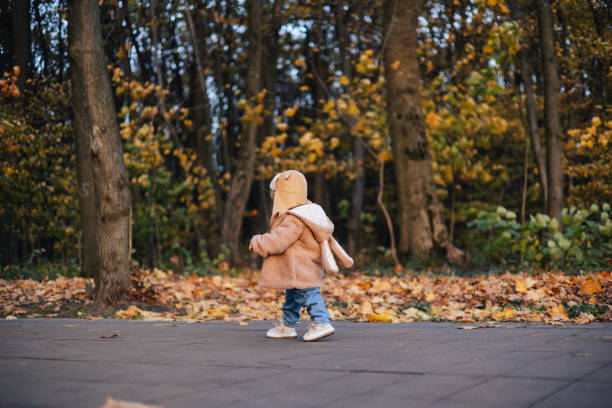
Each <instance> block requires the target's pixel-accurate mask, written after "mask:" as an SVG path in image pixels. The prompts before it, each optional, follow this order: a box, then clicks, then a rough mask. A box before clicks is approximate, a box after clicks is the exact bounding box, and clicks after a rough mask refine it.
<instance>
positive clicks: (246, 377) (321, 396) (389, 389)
mask: <svg viewBox="0 0 612 408" xmlns="http://www.w3.org/2000/svg"><path fill="white" fill-rule="evenodd" d="M271 325H272V323H271V322H269V321H267V322H266V321H256V322H250V324H249V325H248V326H240V325H238V324H237V323H228V322H209V323H201V324H183V323H152V322H142V321H117V320H102V321H85V320H71V319H39V320H17V321H0V407H11V408H25V407H28V408H32V407H79V408H87V407H97V406H99V405H101V404H102V403H103V402H104V401H105V399H106V396H107V395H111V396H113V397H114V398H118V399H124V400H132V401H140V402H145V403H154V404H160V405H163V406H165V407H167V408H173V407H177V408H178V407H227V406H232V407H258V406H262V407H264V406H265V407H286V406H291V407H292V408H300V407H314V406H321V405H324V406H330V407H336V408H338V407H348V406H351V407H360V406H368V407H378V406H381V407H395V406H398V407H400V406H402V407H425V406H432V407H467V406H469V407H478V406H496V407H515V406H519V407H520V406H527V405H529V404H533V403H539V404H542V406H555V404H556V405H557V406H576V405H574V403H577V402H578V401H580V397H581V396H583V394H585V395H586V394H588V396H583V401H586V402H588V403H589V404H591V403H592V405H593V406H597V404H600V403H601V402H602V401H609V400H611V399H612V389H610V387H608V385H609V384H610V377H611V376H612V368H611V367H612V365H611V364H610V363H611V362H612V353H611V352H612V343H611V342H610V341H609V339H610V338H611V337H612V325H610V324H593V325H588V326H567V327H550V326H543V325H538V324H504V326H505V327H503V328H492V329H480V330H458V329H457V328H458V327H459V325H457V324H451V323H426V322H422V323H414V324H397V325H391V324H365V323H353V322H334V325H335V326H336V329H337V333H336V334H334V335H333V336H331V337H329V338H327V339H325V340H324V341H320V342H315V343H304V342H302V341H301V340H300V339H293V340H285V341H274V340H270V339H267V338H266V337H265V332H266V330H267V329H268V328H269V327H270V326H271ZM305 329H306V323H303V324H301V325H299V328H298V330H299V331H301V332H303V331H304V330H305ZM113 331H119V337H118V338H115V339H101V338H100V337H101V336H102V335H107V334H111V333H112V332H113ZM576 381H578V382H576ZM560 401H563V404H565V405H562V404H560ZM545 404H549V405H545ZM578 406H589V405H588V404H587V405H585V404H582V405H578Z"/></svg>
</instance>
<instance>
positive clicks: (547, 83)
mask: <svg viewBox="0 0 612 408" xmlns="http://www.w3.org/2000/svg"><path fill="white" fill-rule="evenodd" d="M538 14H539V25H540V46H541V48H542V68H543V70H544V122H545V125H546V160H547V169H548V215H550V216H551V217H555V218H559V217H560V215H561V210H562V209H563V163H562V161H563V151H562V146H561V126H560V122H559V100H558V98H559V75H558V71H557V55H556V50H555V39H554V36H553V16H552V11H551V9H550V1H549V0H538Z"/></svg>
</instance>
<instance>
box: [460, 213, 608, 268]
mask: <svg viewBox="0 0 612 408" xmlns="http://www.w3.org/2000/svg"><path fill="white" fill-rule="evenodd" d="M467 226H468V227H469V228H472V229H473V230H474V240H473V242H474V245H473V247H472V250H473V253H472V257H473V259H474V261H475V262H476V263H481V264H502V265H526V266H533V267H548V268H550V267H557V268H581V269H601V268H606V267H609V266H610V264H611V263H612V244H611V243H610V242H611V238H612V219H611V218H610V205H609V204H607V203H605V204H603V205H602V206H601V207H600V206H599V205H597V204H593V205H591V207H590V208H589V209H580V210H578V209H576V208H575V207H572V208H569V209H567V208H564V209H563V211H562V212H561V221H560V222H559V220H557V219H554V218H553V219H551V218H550V217H549V216H548V215H546V214H536V215H535V216H534V215H530V216H529V220H527V221H525V222H524V223H523V224H521V223H519V222H517V220H516V214H515V213H514V212H512V211H508V210H507V209H505V208H504V207H498V208H497V210H496V211H490V212H489V211H480V212H479V213H478V215H477V216H476V219H474V220H472V221H470V222H468V224H467Z"/></svg>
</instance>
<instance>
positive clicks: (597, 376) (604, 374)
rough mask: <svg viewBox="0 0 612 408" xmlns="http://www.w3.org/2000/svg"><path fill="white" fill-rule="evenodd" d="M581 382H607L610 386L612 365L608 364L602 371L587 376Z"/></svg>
mask: <svg viewBox="0 0 612 408" xmlns="http://www.w3.org/2000/svg"><path fill="white" fill-rule="evenodd" d="M580 381H586V382H607V383H608V384H612V364H611V363H608V364H607V365H605V366H604V367H602V368H601V369H599V370H597V371H595V372H593V373H591V374H589V375H587V376H585V377H582V378H581V379H580Z"/></svg>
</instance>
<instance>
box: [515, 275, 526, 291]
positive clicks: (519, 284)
mask: <svg viewBox="0 0 612 408" xmlns="http://www.w3.org/2000/svg"><path fill="white" fill-rule="evenodd" d="M514 290H515V291H516V292H517V293H525V292H527V285H526V284H525V281H524V280H523V279H521V278H517V280H516V283H515V284H514Z"/></svg>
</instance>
